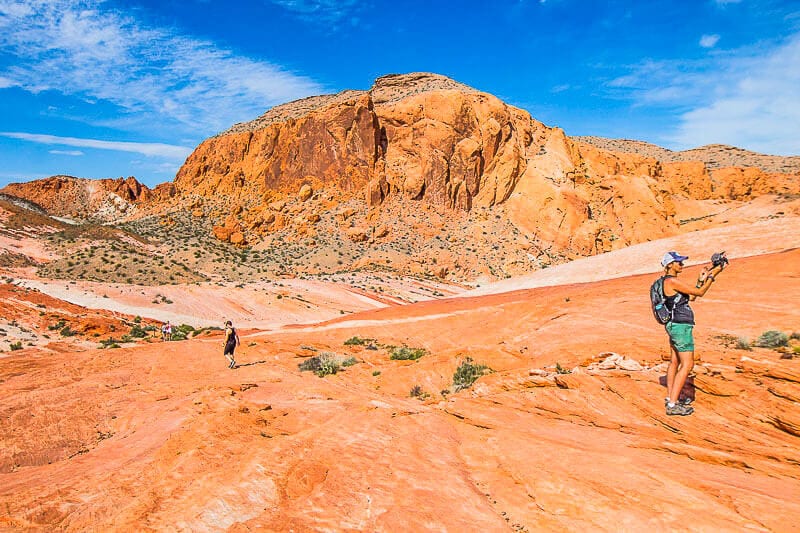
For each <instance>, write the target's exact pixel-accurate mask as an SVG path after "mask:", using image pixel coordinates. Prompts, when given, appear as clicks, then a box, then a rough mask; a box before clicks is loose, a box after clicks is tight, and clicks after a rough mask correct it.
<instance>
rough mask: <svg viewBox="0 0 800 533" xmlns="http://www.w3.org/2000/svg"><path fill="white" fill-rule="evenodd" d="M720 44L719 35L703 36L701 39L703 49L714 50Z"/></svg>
mask: <svg viewBox="0 0 800 533" xmlns="http://www.w3.org/2000/svg"><path fill="white" fill-rule="evenodd" d="M718 42H719V35H716V34H714V35H703V36H702V37H700V46H702V47H703V48H714V47H715V46H717V43H718Z"/></svg>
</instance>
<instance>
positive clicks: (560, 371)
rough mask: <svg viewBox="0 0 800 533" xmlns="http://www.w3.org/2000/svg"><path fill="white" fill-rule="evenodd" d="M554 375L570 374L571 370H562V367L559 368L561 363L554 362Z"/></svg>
mask: <svg viewBox="0 0 800 533" xmlns="http://www.w3.org/2000/svg"><path fill="white" fill-rule="evenodd" d="M556 373H557V374H572V370H569V369H568V368H564V367H563V366H561V363H559V362H556Z"/></svg>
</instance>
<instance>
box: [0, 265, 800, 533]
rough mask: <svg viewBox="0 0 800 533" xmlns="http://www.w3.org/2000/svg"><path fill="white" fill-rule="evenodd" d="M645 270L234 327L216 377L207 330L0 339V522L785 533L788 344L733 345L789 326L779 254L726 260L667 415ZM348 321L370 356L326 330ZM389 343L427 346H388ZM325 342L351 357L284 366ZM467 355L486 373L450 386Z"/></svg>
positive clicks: (791, 311) (799, 501)
mask: <svg viewBox="0 0 800 533" xmlns="http://www.w3.org/2000/svg"><path fill="white" fill-rule="evenodd" d="M698 269H699V267H698V266H696V267H691V268H687V271H686V272H685V274H684V276H685V277H686V278H687V279H693V278H694V276H695V275H696V274H697V272H698ZM654 277H655V276H654V275H639V276H633V277H623V278H618V279H613V280H609V281H599V282H593V283H587V284H573V285H563V286H554V287H542V288H535V289H528V290H521V291H516V292H510V293H503V294H493V295H485V296H475V297H463V298H458V299H448V300H439V301H430V302H423V303H420V304H416V305H410V306H397V307H389V308H384V309H378V310H374V311H366V312H363V313H359V314H355V315H351V316H348V317H346V318H342V319H337V320H334V321H330V322H327V323H323V324H319V325H315V326H303V327H296V328H287V329H283V330H280V331H271V332H241V333H242V345H241V346H240V348H239V349H238V351H237V361H238V363H239V366H238V368H236V369H234V370H229V369H227V368H226V366H225V359H224V358H223V356H222V345H221V344H222V343H221V339H220V338H219V337H215V338H210V339H202V338H201V339H197V340H190V341H185V342H170V343H157V344H147V345H142V346H137V347H134V348H121V349H116V350H88V351H84V352H79V353H45V352H36V351H28V350H26V353H25V354H18V353H11V354H3V355H4V357H3V358H2V359H0V405H2V407H0V525H1V526H2V527H3V528H6V529H11V530H15V529H42V530H53V529H59V530H66V531H76V530H80V531H86V530H96V531H108V530H119V531H134V530H135V531H155V530H158V531H162V530H173V529H175V530H191V531H208V530H214V531H217V530H230V531H251V530H256V529H261V530H266V531H320V530H324V531H428V530H438V531H519V530H524V531H541V530H559V531H561V530H564V529H567V530H592V531H620V530H624V531H642V530H647V531H667V530H687V529H688V530H697V531H741V530H744V529H748V530H754V531H793V530H796V528H797V520H796V519H797V517H798V516H800V455H799V454H798V443H799V442H800V441H798V439H800V409H798V402H800V359H799V358H797V357H794V358H788V359H785V358H781V354H780V353H778V352H777V351H774V350H768V349H762V348H756V349H754V350H753V351H742V350H736V349H735V348H734V345H735V342H734V341H735V339H736V338H737V337H747V338H749V339H753V338H755V337H756V336H758V335H759V334H760V333H761V332H763V331H764V330H767V329H778V330H782V331H785V332H791V331H798V330H800V308H798V306H797V295H798V294H800V250H796V249H795V250H790V251H786V252H783V253H777V254H771V255H763V256H757V257H751V258H744V259H737V260H734V261H733V262H732V263H731V265H730V267H729V269H727V270H726V271H725V272H724V273H723V274H722V275H721V276H719V279H718V281H717V282H715V284H714V286H713V287H712V289H711V290H710V292H709V293H708V294H707V295H706V297H705V298H702V299H699V300H698V301H697V302H695V303H694V304H693V307H694V309H695V311H696V314H697V320H698V326H697V328H696V341H697V346H698V356H699V361H698V365H697V366H696V377H695V378H694V383H695V386H696V391H695V392H696V402H695V406H696V411H695V414H693V415H692V416H689V417H667V416H666V415H665V414H664V406H663V398H664V395H665V389H664V387H662V386H661V385H659V379H660V378H661V377H662V376H663V375H664V369H663V366H660V364H661V358H662V356H663V355H664V354H665V353H666V339H665V335H664V332H663V329H662V328H661V327H660V326H658V325H657V324H656V323H655V322H654V320H653V319H652V317H651V315H650V309H649V304H648V302H647V297H646V294H647V290H648V288H649V284H650V282H651V281H652V279H654ZM355 335H357V336H359V337H361V338H373V339H376V341H375V345H374V346H375V347H376V348H377V349H369V348H368V347H366V346H345V345H344V344H343V342H344V341H345V340H346V339H348V338H350V337H352V336H355ZM792 342H794V343H796V342H797V341H792ZM389 344H394V345H401V344H407V345H408V346H409V347H422V348H425V349H427V350H428V353H427V354H426V355H424V356H423V357H422V358H420V359H419V360H418V361H394V360H390V359H389V353H388V348H386V346H387V345H389ZM323 351H329V352H335V353H336V354H337V355H338V356H339V357H341V358H346V357H351V356H352V357H355V358H356V359H358V360H359V362H358V363H357V364H355V365H353V366H349V367H347V368H346V369H344V370H343V371H341V372H339V373H337V374H336V375H330V376H326V377H324V378H320V377H317V376H315V375H314V374H312V373H310V372H300V371H299V370H298V366H297V365H298V363H299V362H301V361H303V360H305V359H306V358H308V357H310V356H313V355H317V354H319V353H320V352H323ZM604 352H614V353H615V354H618V356H619V357H616V356H614V355H610V356H609V354H607V353H605V354H604ZM789 355H790V354H789ZM468 356H469V357H471V358H472V359H473V360H474V361H475V362H477V363H482V364H485V365H488V366H489V367H491V368H492V369H493V370H494V372H493V373H491V374H488V375H485V376H483V377H481V378H479V379H478V380H477V381H476V382H475V384H474V385H473V387H472V388H470V389H466V390H462V391H459V392H455V391H454V390H453V386H452V376H453V373H454V371H455V369H456V367H457V366H458V365H459V363H460V362H461V361H463V360H464V358H465V357H468ZM614 359H616V360H617V361H618V363H616V364H610V365H609V364H605V363H607V362H608V361H612V360H614ZM556 363H558V365H559V367H560V368H563V369H568V370H572V372H571V373H568V374H566V373H565V374H560V373H557V372H556V369H555V368H554V367H555V365H556ZM634 363H638V365H636V364H634ZM625 368H628V369H627V370H626V369H625ZM414 386H419V388H420V390H421V391H422V392H423V393H427V394H428V395H429V396H428V397H425V394H422V395H421V398H422V399H418V398H413V397H410V396H409V392H410V391H411V389H412V387H414ZM444 389H450V393H449V394H444V395H443V394H442V391H443V390H444Z"/></svg>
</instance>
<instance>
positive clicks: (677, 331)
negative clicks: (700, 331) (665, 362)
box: [666, 322, 694, 352]
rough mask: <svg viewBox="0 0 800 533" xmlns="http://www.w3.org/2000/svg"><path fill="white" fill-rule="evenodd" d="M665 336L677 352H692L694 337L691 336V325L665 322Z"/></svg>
mask: <svg viewBox="0 0 800 533" xmlns="http://www.w3.org/2000/svg"><path fill="white" fill-rule="evenodd" d="M666 328H667V335H669V342H670V344H672V346H674V347H675V349H676V350H677V351H679V352H693V351H694V337H693V336H692V330H693V329H694V325H693V324H675V323H674V322H667V325H666Z"/></svg>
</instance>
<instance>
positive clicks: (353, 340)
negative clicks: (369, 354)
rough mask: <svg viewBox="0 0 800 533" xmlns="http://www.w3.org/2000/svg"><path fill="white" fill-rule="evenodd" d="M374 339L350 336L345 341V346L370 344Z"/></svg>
mask: <svg viewBox="0 0 800 533" xmlns="http://www.w3.org/2000/svg"><path fill="white" fill-rule="evenodd" d="M373 340H374V339H362V338H361V337H357V336H356V337H350V338H349V339H347V340H346V341H344V345H345V346H364V345H365V344H369V343H370V342H372V341H373Z"/></svg>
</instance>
